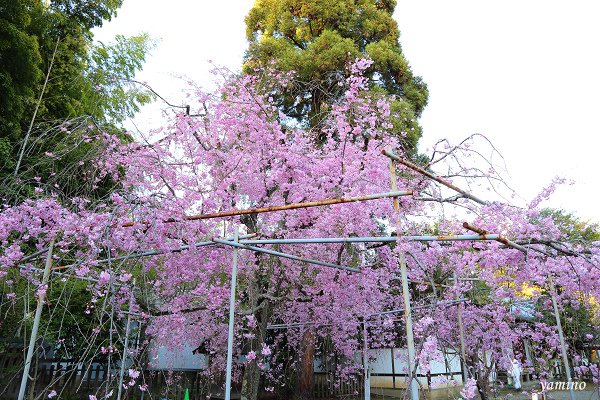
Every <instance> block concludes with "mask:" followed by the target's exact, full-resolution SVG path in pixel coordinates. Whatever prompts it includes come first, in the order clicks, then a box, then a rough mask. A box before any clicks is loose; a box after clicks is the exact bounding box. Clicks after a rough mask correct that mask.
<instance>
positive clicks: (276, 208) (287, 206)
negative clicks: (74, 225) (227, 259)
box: [122, 190, 413, 227]
mask: <svg viewBox="0 0 600 400" xmlns="http://www.w3.org/2000/svg"><path fill="white" fill-rule="evenodd" d="M412 195H413V191H412V190H401V191H397V192H388V193H376V194H367V195H364V196H356V197H340V198H337V199H329V200H318V201H308V202H304V203H292V204H284V205H281V206H270V207H259V208H247V209H245V210H230V211H222V212H216V213H210V214H199V215H188V216H185V217H183V220H184V221H197V220H202V219H210V218H222V217H232V216H235V215H247V214H260V213H266V212H273V211H284V210H295V209H298V208H308V207H319V206H328V205H333V204H343V203H353V202H357V201H367V200H376V199H383V198H388V197H401V196H412ZM176 221H177V220H176V219H175V218H169V219H167V220H165V221H163V222H176ZM133 224H134V222H133V221H130V222H126V223H124V224H123V225H122V226H123V227H128V226H133Z"/></svg>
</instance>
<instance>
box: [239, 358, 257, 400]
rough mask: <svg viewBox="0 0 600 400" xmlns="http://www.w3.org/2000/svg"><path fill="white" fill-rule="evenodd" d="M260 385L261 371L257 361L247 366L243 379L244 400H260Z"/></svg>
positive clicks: (242, 396)
mask: <svg viewBox="0 0 600 400" xmlns="http://www.w3.org/2000/svg"><path fill="white" fill-rule="evenodd" d="M259 384H260V369H259V368H258V365H257V364H256V360H254V361H252V362H250V363H248V364H246V368H245V369H244V378H243V379H242V395H241V398H242V400H256V399H258V386H259Z"/></svg>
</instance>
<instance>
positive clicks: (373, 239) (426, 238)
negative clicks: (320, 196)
mask: <svg viewBox="0 0 600 400" xmlns="http://www.w3.org/2000/svg"><path fill="white" fill-rule="evenodd" d="M499 237H500V235H497V234H485V235H437V236H435V235H416V236H401V239H403V240H406V241H407V242H458V241H469V240H498V238H499ZM397 241H398V236H367V237H347V238H341V237H324V238H307V239H249V240H240V243H243V244H314V243H393V242H397Z"/></svg>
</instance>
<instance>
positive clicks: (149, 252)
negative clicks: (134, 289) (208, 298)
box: [52, 233, 256, 270]
mask: <svg viewBox="0 0 600 400" xmlns="http://www.w3.org/2000/svg"><path fill="white" fill-rule="evenodd" d="M254 236H256V233H250V234H248V235H240V238H246V239H249V238H253V237H254ZM225 240H233V238H227V239H225ZM214 244H217V243H216V242H214V241H212V240H208V241H205V242H198V243H196V244H195V245H194V246H193V247H204V246H210V245H214ZM190 248H192V246H191V245H189V244H186V245H183V246H180V247H178V248H176V249H170V250H147V251H143V252H138V253H132V254H128V255H126V256H120V257H115V258H105V259H102V260H96V261H95V262H96V263H97V264H106V263H108V262H114V261H123V260H129V259H132V258H140V257H151V256H158V255H161V254H169V253H178V252H180V251H183V250H188V249H190ZM78 265H81V263H75V264H69V265H62V266H59V267H55V268H52V269H53V270H57V269H66V268H72V267H77V266H78Z"/></svg>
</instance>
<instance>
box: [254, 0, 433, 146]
mask: <svg viewBox="0 0 600 400" xmlns="http://www.w3.org/2000/svg"><path fill="white" fill-rule="evenodd" d="M395 6H396V2H395V1H394V0H257V1H256V2H255V4H254V7H253V8H252V9H251V10H250V13H249V14H248V16H247V17H246V34H247V38H248V41H249V42H250V46H249V49H248V52H247V54H246V57H245V63H244V70H245V72H247V73H252V72H253V71H255V70H257V69H258V68H259V67H261V66H265V65H268V64H269V63H271V62H273V63H275V66H276V68H277V69H279V70H282V71H290V70H293V71H296V73H297V74H298V84H297V85H296V86H295V87H294V88H293V89H291V90H290V91H289V92H288V93H285V94H283V95H282V96H281V97H280V99H279V101H280V105H281V108H282V109H283V111H284V112H285V113H286V115H288V116H290V117H293V118H295V119H296V120H298V121H300V122H303V123H306V124H310V125H311V126H315V125H318V123H319V121H320V120H321V115H320V114H321V112H325V111H326V105H327V104H330V103H331V102H333V101H335V100H336V99H337V96H338V95H339V87H338V85H337V83H338V82H339V81H340V80H342V79H344V78H345V77H346V73H347V71H346V67H347V65H348V63H349V62H352V61H354V60H355V59H356V58H357V57H368V58H370V59H372V60H373V62H374V63H373V65H372V67H371V69H370V76H371V78H372V82H373V85H374V86H376V87H379V88H381V90H380V93H381V95H385V94H391V95H395V96H396V97H397V100H396V101H394V103H393V106H392V111H393V112H394V113H395V115H396V118H395V120H394V124H395V127H396V128H397V129H396V131H397V132H398V134H399V135H400V134H402V135H403V136H405V147H406V150H407V151H408V152H409V153H414V150H415V147H416V143H417V141H418V139H419V137H420V136H421V128H420V126H419V124H418V123H417V118H418V117H419V116H420V115H421V112H422V111H423V108H424V107H425V105H426V104H427V97H428V91H427V86H426V85H425V83H424V82H423V81H422V80H421V78H420V77H416V76H414V75H413V73H412V71H411V69H410V66H409V64H408V61H407V60H406V58H405V57H404V55H403V53H402V49H401V47H400V44H399V42H398V40H399V36H400V32H399V30H398V26H397V24H396V21H395V20H394V19H393V18H392V13H393V11H394V8H395Z"/></svg>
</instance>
